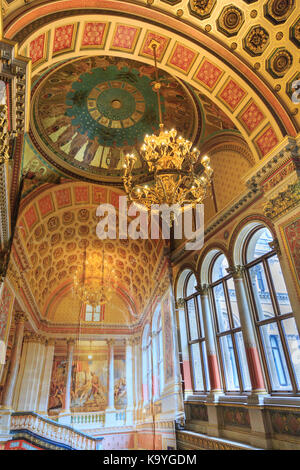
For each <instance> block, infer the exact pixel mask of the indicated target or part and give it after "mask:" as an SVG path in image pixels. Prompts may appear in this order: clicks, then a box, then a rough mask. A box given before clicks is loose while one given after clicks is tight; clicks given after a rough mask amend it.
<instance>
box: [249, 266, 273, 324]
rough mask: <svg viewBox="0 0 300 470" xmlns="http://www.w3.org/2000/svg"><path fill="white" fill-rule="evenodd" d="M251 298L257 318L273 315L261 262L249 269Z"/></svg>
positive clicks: (263, 318) (262, 318)
mask: <svg viewBox="0 0 300 470" xmlns="http://www.w3.org/2000/svg"><path fill="white" fill-rule="evenodd" d="M249 273H250V280H251V286H252V292H253V298H254V302H255V306H256V309H257V313H258V318H259V320H265V319H266V318H270V317H273V316H274V309H273V304H272V300H271V296H270V292H269V287H268V284H267V279H266V275H265V270H264V267H263V264H262V263H258V264H256V265H255V266H253V267H252V268H250V269H249Z"/></svg>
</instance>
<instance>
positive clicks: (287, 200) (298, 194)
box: [264, 180, 300, 220]
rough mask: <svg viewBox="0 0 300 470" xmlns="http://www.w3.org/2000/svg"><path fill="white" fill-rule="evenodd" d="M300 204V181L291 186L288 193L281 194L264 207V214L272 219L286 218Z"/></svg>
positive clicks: (287, 190)
mask: <svg viewBox="0 0 300 470" xmlns="http://www.w3.org/2000/svg"><path fill="white" fill-rule="evenodd" d="M299 204H300V180H298V181H297V183H295V184H290V185H289V186H288V188H287V189H286V191H282V192H280V193H279V194H278V195H277V196H276V197H274V198H272V199H270V200H269V201H268V202H267V203H266V204H265V205H264V213H265V215H266V216H267V217H269V218H270V219H272V220H273V219H278V218H279V217H282V216H284V215H285V214H287V213H288V212H289V211H291V210H292V209H293V208H294V207H296V206H297V205H299Z"/></svg>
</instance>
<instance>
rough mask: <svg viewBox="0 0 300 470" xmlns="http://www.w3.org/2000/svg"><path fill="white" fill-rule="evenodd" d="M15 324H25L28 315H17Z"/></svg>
mask: <svg viewBox="0 0 300 470" xmlns="http://www.w3.org/2000/svg"><path fill="white" fill-rule="evenodd" d="M14 318H15V323H24V322H25V321H26V315H25V313H24V312H16V313H15V317H14Z"/></svg>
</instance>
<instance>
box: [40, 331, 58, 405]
mask: <svg viewBox="0 0 300 470" xmlns="http://www.w3.org/2000/svg"><path fill="white" fill-rule="evenodd" d="M54 349H55V341H54V340H53V339H48V340H47V343H46V347H45V361H44V368H43V375H42V379H41V388H40V396H39V404H38V411H39V413H40V414H48V402H49V390H50V382H51V374H52V367H53V357H54Z"/></svg>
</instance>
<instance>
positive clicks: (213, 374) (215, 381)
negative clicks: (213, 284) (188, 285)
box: [197, 285, 222, 394]
mask: <svg viewBox="0 0 300 470" xmlns="http://www.w3.org/2000/svg"><path fill="white" fill-rule="evenodd" d="M197 290H198V291H199V292H200V300H201V310H202V318H203V326H204V333H205V345H206V352H207V363H208V372H209V380H210V388H211V393H212V394H216V393H217V394H219V393H220V392H222V385H221V377H220V371H219V364H218V358H217V350H216V343H215V335H214V329H213V323H212V312H211V310H210V306H209V300H208V287H207V286H206V285H203V286H202V287H198V288H197Z"/></svg>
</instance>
